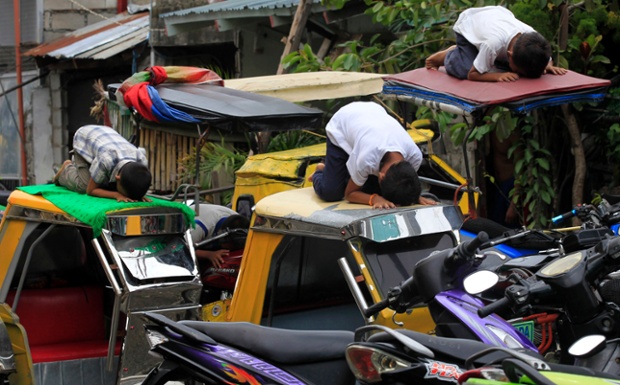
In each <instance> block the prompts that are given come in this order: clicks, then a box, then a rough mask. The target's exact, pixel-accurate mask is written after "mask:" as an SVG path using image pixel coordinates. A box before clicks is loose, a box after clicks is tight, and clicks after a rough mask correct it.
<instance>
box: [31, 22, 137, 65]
mask: <svg viewBox="0 0 620 385" xmlns="http://www.w3.org/2000/svg"><path fill="white" fill-rule="evenodd" d="M148 15H149V14H148V12H143V13H137V14H133V15H130V14H127V13H121V14H118V15H116V16H114V17H112V18H109V19H106V20H103V21H101V22H99V23H95V24H92V25H89V26H87V27H84V28H80V29H77V30H75V31H73V32H70V33H67V34H66V35H64V36H63V37H60V38H58V39H56V40H53V41H51V42H48V43H43V44H41V45H39V46H37V47H35V48H33V49H31V50H29V51H27V52H25V53H24V55H26V56H49V57H54V58H56V59H95V60H102V59H107V58H109V57H111V56H114V55H116V54H118V53H120V52H123V51H124V50H126V49H129V48H132V47H134V46H135V45H137V44H139V43H141V42H143V41H145V40H147V38H148V32H149V18H148Z"/></svg>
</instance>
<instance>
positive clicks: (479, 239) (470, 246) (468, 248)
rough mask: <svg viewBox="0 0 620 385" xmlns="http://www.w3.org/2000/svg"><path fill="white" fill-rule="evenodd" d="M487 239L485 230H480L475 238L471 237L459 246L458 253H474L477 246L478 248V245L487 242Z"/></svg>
mask: <svg viewBox="0 0 620 385" xmlns="http://www.w3.org/2000/svg"><path fill="white" fill-rule="evenodd" d="M488 240H489V235H488V234H487V233H486V232H484V231H481V232H480V233H478V235H477V236H476V238H474V239H472V240H471V241H469V242H464V243H462V244H461V246H460V247H459V253H463V254H465V256H466V257H471V256H473V255H474V254H475V253H476V250H478V248H480V246H482V245H483V244H484V243H486V242H488Z"/></svg>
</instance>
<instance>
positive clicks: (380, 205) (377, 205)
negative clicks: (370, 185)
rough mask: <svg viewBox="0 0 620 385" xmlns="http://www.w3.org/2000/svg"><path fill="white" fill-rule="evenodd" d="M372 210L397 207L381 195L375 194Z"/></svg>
mask: <svg viewBox="0 0 620 385" xmlns="http://www.w3.org/2000/svg"><path fill="white" fill-rule="evenodd" d="M373 195H374V196H373V198H372V208H373V209H393V208H394V207H396V205H395V204H394V203H392V202H390V201H389V200H387V199H385V198H384V197H382V196H381V195H378V194H373Z"/></svg>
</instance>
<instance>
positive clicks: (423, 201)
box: [418, 196, 437, 206]
mask: <svg viewBox="0 0 620 385" xmlns="http://www.w3.org/2000/svg"><path fill="white" fill-rule="evenodd" d="M418 202H419V203H420V204H421V205H424V206H432V205H436V204H437V202H435V201H434V200H432V199H430V198H425V197H423V196H420V199H418Z"/></svg>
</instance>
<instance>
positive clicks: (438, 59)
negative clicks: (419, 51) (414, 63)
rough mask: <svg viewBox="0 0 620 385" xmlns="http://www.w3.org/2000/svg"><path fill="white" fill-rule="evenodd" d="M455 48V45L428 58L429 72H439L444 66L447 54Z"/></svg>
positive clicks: (426, 62) (426, 64)
mask: <svg viewBox="0 0 620 385" xmlns="http://www.w3.org/2000/svg"><path fill="white" fill-rule="evenodd" d="M455 48H456V46H455V45H453V46H450V47H448V48H446V49H444V50H443V51H439V52H435V53H434V54H432V55H431V56H429V57H428V58H426V61H425V67H426V68H427V69H429V70H438V69H439V67H441V66H442V65H443V63H444V61H445V59H446V54H447V53H448V52H449V51H451V50H453V49H455Z"/></svg>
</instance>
